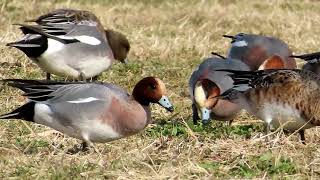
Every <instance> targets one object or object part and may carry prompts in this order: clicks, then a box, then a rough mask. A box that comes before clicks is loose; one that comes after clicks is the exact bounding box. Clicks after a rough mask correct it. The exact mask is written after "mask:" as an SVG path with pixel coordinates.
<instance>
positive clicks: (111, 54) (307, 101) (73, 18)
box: [0, 9, 320, 149]
mask: <svg viewBox="0 0 320 180" xmlns="http://www.w3.org/2000/svg"><path fill="white" fill-rule="evenodd" d="M28 22H29V23H28V24H17V25H19V26H20V30H21V31H22V33H23V34H24V36H23V37H22V39H21V40H18V41H16V42H12V43H8V44H7V46H10V47H15V48H17V49H19V50H21V51H22V52H24V53H25V54H26V55H27V56H28V57H29V58H30V59H31V60H32V61H33V62H34V63H36V64H37V65H38V66H39V67H40V68H41V69H42V70H43V71H44V72H46V73H47V76H46V80H25V79H4V80H2V82H4V83H5V84H7V85H8V86H12V87H15V88H18V89H20V90H22V91H23V92H24V94H23V96H26V97H27V98H28V101H27V102H26V103H25V104H24V105H22V106H20V107H18V108H17V109H15V110H13V111H12V112H10V113H7V114H3V115H1V116H0V118H1V119H22V120H25V121H29V122H34V123H38V124H42V125H45V126H48V127H51V128H53V129H55V130H58V131H60V132H62V133H64V134H67V135H68V136H71V137H74V138H78V139H80V140H83V143H82V148H83V149H85V148H87V147H88V145H89V144H90V143H93V142H101V143H103V142H109V141H112V140H116V139H119V138H123V137H127V136H130V135H133V134H136V133H138V132H139V131H141V130H143V129H144V128H145V127H146V126H147V125H148V124H149V123H150V122H151V110H150V108H149V105H150V103H157V104H159V105H161V106H162V107H164V108H165V109H167V110H168V111H170V112H172V111H173V110H174V108H173V106H172V104H171V103H170V101H169V99H168V97H167V95H166V87H165V84H164V82H162V81H161V80H160V79H159V78H156V77H146V78H143V79H142V80H140V81H139V82H138V83H137V84H136V85H135V87H134V89H133V91H132V93H131V94H129V93H127V92H126V91H125V90H124V89H122V88H120V87H119V86H117V85H114V84H111V83H101V82H95V81H93V82H87V80H95V79H96V77H97V76H98V75H99V74H101V73H102V72H103V71H105V70H107V69H108V68H110V66H111V64H112V62H113V61H115V60H119V61H121V62H123V63H126V62H127V55H128V52H129V50H130V43H129V41H128V39H127V38H126V36H125V35H123V34H122V33H120V32H116V31H114V30H111V29H104V28H103V26H102V24H101V23H100V21H99V19H98V18H97V17H96V16H95V15H94V14H93V13H91V12H88V11H83V10H74V9H58V10H55V11H52V12H49V13H48V14H45V15H42V16H40V17H38V18H36V19H34V20H28ZM224 37H225V38H230V39H231V48H230V49H229V52H228V55H227V56H226V57H224V56H222V55H219V54H217V53H213V55H214V56H213V57H210V58H208V59H205V60H204V61H203V62H202V63H201V64H200V65H199V67H198V68H197V69H196V70H195V71H194V72H193V73H192V75H191V77H190V80H189V92H190V97H191V100H192V112H193V116H192V117H193V122H194V123H195V124H196V123H197V121H198V120H199V119H201V120H202V123H204V124H207V123H208V122H209V121H210V119H214V120H221V121H229V122H230V123H231V122H232V121H233V119H234V118H235V117H236V116H237V114H238V113H239V112H240V110H242V109H245V110H246V111H247V112H248V113H250V114H253V115H255V116H257V117H258V118H260V119H262V120H263V121H264V122H265V127H266V133H267V134H268V133H269V132H270V130H272V129H277V128H279V127H281V128H283V129H284V130H287V131H292V132H299V134H300V135H301V140H302V142H303V143H305V136H304V130H305V129H307V128H311V127H314V126H318V125H320V102H319V100H318V99H319V98H320V76H318V75H319V73H320V66H319V64H320V60H319V58H320V53H313V54H305V55H292V52H291V50H290V49H289V47H288V45H287V44H286V43H284V42H283V41H281V40H279V39H277V38H275V37H267V36H261V35H254V34H244V33H239V34H237V35H235V36H231V35H224ZM294 58H300V59H304V60H306V61H307V63H306V64H305V65H304V66H303V68H302V69H297V67H296V62H295V59H294ZM51 74H54V75H57V76H61V77H64V78H66V79H68V80H79V81H52V80H50V78H51Z"/></svg>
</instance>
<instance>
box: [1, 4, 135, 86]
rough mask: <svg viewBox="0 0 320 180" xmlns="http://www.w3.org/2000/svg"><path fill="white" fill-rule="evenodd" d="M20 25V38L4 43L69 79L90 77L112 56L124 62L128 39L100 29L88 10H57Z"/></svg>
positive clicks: (109, 63) (105, 66)
mask: <svg viewBox="0 0 320 180" xmlns="http://www.w3.org/2000/svg"><path fill="white" fill-rule="evenodd" d="M30 21H32V22H35V23H37V24H38V25H26V24H18V25H20V29H21V31H22V32H23V34H24V37H23V38H22V39H21V40H19V41H16V42H12V43H8V44H7V46H10V47H15V48H17V49H19V50H21V51H23V52H24V53H25V54H26V55H27V56H28V57H29V58H30V59H31V60H33V62H35V63H36V64H37V65H38V66H39V67H40V68H41V69H42V70H43V71H45V72H47V79H50V74H55V75H58V76H62V77H67V78H69V79H80V80H85V79H90V78H92V77H95V76H97V75H99V74H101V73H102V72H103V71H105V70H107V69H108V68H109V67H110V66H111V64H112V62H113V61H114V59H117V60H119V61H121V62H126V58H127V54H128V52H129V50H130V44H129V41H128V39H127V38H126V37H125V36H124V35H123V34H121V33H119V32H116V31H113V30H109V29H108V30H104V28H103V27H102V25H101V23H100V21H99V20H98V18H97V17H96V16H95V15H94V14H92V13H91V12H88V11H81V10H73V9H58V10H55V11H52V12H49V13H48V14H45V15H42V16H40V17H39V18H37V19H34V20H30Z"/></svg>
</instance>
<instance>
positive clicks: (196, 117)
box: [192, 103, 200, 125]
mask: <svg viewBox="0 0 320 180" xmlns="http://www.w3.org/2000/svg"><path fill="white" fill-rule="evenodd" d="M199 119H200V117H199V114H198V109H197V106H196V105H195V104H194V103H192V120H193V124H195V125H196V124H197V123H198V120H199Z"/></svg>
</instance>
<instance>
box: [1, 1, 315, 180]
mask: <svg viewBox="0 0 320 180" xmlns="http://www.w3.org/2000/svg"><path fill="white" fill-rule="evenodd" d="M319 6H320V2H318V1H313V0H306V1H300V0H293V1H291V0H290V1H289V0H279V1H275V0H274V1H250V0H245V1H240V0H239V1H232V0H212V1H209V0H208V1H206V0H201V1H198V0H184V1H182V0H181V1H180V0H179V1H157V0H150V1H148V0H132V1H130V0H110V1H106V2H105V1H103V0H88V1H85V0H80V1H75V0H74V1H72V0H68V1H63V0H56V1H55V2H54V1H49V0H48V1H40V0H29V1H19V0H2V1H1V2H0V24H1V26H0V34H1V35H0V45H1V46H0V56H1V58H0V63H1V67H0V78H42V77H43V73H42V72H41V71H39V69H38V68H37V67H36V66H35V65H34V64H32V63H31V61H30V60H28V59H27V58H26V57H25V56H24V55H22V53H21V52H19V51H17V50H14V49H9V48H7V47H4V43H6V42H9V41H13V40H16V39H17V38H19V37H20V36H21V34H20V32H19V30H18V29H17V27H16V26H12V25H11V24H12V23H17V22H23V21H24V20H25V19H30V18H33V17H36V16H38V15H40V14H42V13H45V12H47V11H49V10H52V9H55V8H62V7H70V8H79V9H87V10H91V11H93V12H95V13H96V14H97V15H98V16H99V17H100V18H101V20H102V22H103V24H104V25H105V26H106V27H108V28H113V29H116V30H119V31H121V32H123V33H125V34H127V35H128V37H129V39H130V41H131V44H132V50H131V52H130V55H129V58H130V60H131V64H129V65H128V66H123V65H121V64H115V65H114V66H113V67H112V69H111V70H109V71H107V72H105V73H104V75H103V76H102V77H101V80H103V81H108V82H114V83H117V84H119V85H120V86H122V87H124V88H126V89H128V90H131V89H132V87H133V86H134V84H135V83H136V82H137V81H138V80H139V79H141V78H142V77H144V76H148V75H154V76H158V77H160V78H161V79H163V80H164V81H165V82H166V85H167V88H168V91H169V96H170V99H171V101H172V102H173V103H174V105H175V106H176V111H175V113H174V114H168V113H166V112H165V111H164V110H163V109H161V108H159V107H158V106H156V105H155V106H153V119H154V124H152V125H150V126H149V127H148V128H147V129H146V130H145V131H143V132H141V133H140V134H138V135H135V136H132V137H129V138H126V139H122V140H119V141H115V142H111V143H108V144H96V147H97V149H98V150H99V152H100V153H89V154H76V155H68V154H66V153H65V152H66V150H67V149H69V148H71V147H73V146H74V145H75V144H77V143H78V142H79V141H77V140H75V139H73V138H68V137H64V136H59V135H57V134H56V133H52V132H51V131H50V129H49V128H45V127H43V126H39V125H34V124H30V123H25V122H21V121H2V122H0V177H1V178H8V177H15V178H19V179H20V178H25V179H33V178H37V179H44V178H46V179H48V178H50V179H70V177H74V178H77V179H79V178H83V179H87V178H90V179H91V178H95V179H102V178H112V179H116V178H119V179H127V178H130V179H149V178H150V177H153V178H156V179H169V178H172V179H180V178H182V179H187V178H188V179H189V178H192V179H198V178H201V179H205V178H212V177H219V178H272V177H282V178H290V179H291V178H292V179H293V178H300V179H305V178H308V177H310V176H311V177H313V178H319V176H320V168H319V163H320V150H319V145H318V144H319V142H320V140H319V136H320V132H319V130H318V129H317V128H313V129H310V130H308V131H307V134H306V136H307V145H305V146H304V145H302V144H300V143H299V142H298V137H297V136H296V135H293V136H290V137H289V136H285V135H282V134H278V136H277V138H275V141H274V142H272V143H270V144H267V143H265V141H264V139H262V138H260V132H261V131H262V127H261V123H260V122H259V121H257V120H256V119H254V118H253V117H249V116H248V115H246V114H243V115H241V116H239V118H238V119H237V121H236V123H235V124H234V125H233V126H231V127H229V126H227V125H226V124H224V123H221V122H214V123H213V124H212V125H211V126H210V127H202V126H201V125H198V126H193V125H192V123H191V118H190V116H191V108H190V103H191V101H190V100H189V98H188V91H187V82H188V78H189V76H190V74H191V72H192V70H193V69H194V68H195V67H196V65H197V64H199V62H201V59H202V58H204V57H206V56H208V55H209V54H210V52H211V51H216V52H220V53H225V52H226V51H227V48H228V46H229V42H228V41H227V40H226V39H223V38H222V37H221V35H222V34H235V33H238V32H249V33H257V34H265V35H273V36H277V37H279V38H281V39H283V40H284V41H286V42H287V43H288V44H289V45H290V47H291V48H292V49H293V50H294V52H297V53H302V52H313V51H316V50H318V44H319V42H320V36H318V34H319V33H320V28H318V27H319V25H320V9H319ZM22 102H23V98H21V97H20V96H19V92H18V91H15V90H14V91H13V90H12V89H8V88H5V89H3V90H2V91H1V93H0V103H1V107H2V108H1V110H0V112H1V113H4V112H7V111H10V110H12V109H13V108H14V107H16V106H17V105H18V104H21V103H22Z"/></svg>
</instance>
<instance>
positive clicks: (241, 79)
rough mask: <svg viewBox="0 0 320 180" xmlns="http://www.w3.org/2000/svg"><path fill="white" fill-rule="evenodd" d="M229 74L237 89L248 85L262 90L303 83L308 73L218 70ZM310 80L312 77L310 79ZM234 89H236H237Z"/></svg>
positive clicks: (279, 70) (294, 71)
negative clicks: (263, 88)
mask: <svg viewBox="0 0 320 180" xmlns="http://www.w3.org/2000/svg"><path fill="white" fill-rule="evenodd" d="M218 71H225V72H228V73H229V74H227V75H228V76H230V77H231V78H232V80H233V81H234V82H233V85H234V86H235V87H239V86H243V85H246V86H248V87H249V88H261V87H269V86H274V85H278V84H279V85H281V84H283V83H289V82H296V81H301V80H302V79H303V76H304V74H305V73H306V72H303V71H301V70H298V69H294V70H291V69H270V70H259V71H237V70H228V69H224V70H218ZM309 78H310V77H309ZM235 87H234V88H235Z"/></svg>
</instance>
